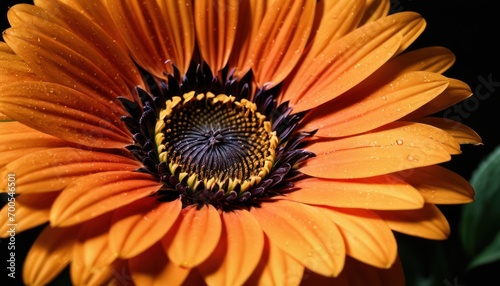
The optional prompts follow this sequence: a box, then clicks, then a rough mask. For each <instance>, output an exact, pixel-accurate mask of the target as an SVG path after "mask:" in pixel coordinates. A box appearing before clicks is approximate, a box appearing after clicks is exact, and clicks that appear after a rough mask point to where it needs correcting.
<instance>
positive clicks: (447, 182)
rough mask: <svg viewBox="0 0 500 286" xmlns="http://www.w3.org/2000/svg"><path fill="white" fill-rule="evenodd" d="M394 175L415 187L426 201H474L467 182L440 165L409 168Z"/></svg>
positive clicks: (471, 189)
mask: <svg viewBox="0 0 500 286" xmlns="http://www.w3.org/2000/svg"><path fill="white" fill-rule="evenodd" d="M394 176H397V177H399V178H401V179H402V180H404V181H406V182H408V183H409V184H411V185H412V186H413V187H415V188H416V189H417V190H418V191H419V192H420V194H421V195H422V196H423V198H424V200H425V202H426V203H431V204H464V203H470V202H472V201H474V189H473V188H472V186H471V185H470V184H469V182H467V180H465V179H464V178H462V177H461V176H460V175H458V174H456V173H454V172H452V171H450V170H448V169H446V168H443V167H441V166H428V167H423V168H416V169H411V170H407V171H403V172H400V173H396V174H394Z"/></svg>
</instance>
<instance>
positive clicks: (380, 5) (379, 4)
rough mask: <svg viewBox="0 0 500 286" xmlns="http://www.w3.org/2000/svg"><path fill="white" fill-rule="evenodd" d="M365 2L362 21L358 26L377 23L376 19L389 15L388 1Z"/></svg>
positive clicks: (389, 4) (370, 0) (368, 0)
mask: <svg viewBox="0 0 500 286" xmlns="http://www.w3.org/2000/svg"><path fill="white" fill-rule="evenodd" d="M365 2H366V4H365V10H364V14H363V19H362V20H361V22H360V23H359V26H363V25H365V24H367V23H370V22H374V21H377V20H378V19H380V18H382V17H385V16H387V15H388V14H389V10H390V8H391V3H390V1H389V0H366V1H365Z"/></svg>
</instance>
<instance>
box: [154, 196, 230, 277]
mask: <svg viewBox="0 0 500 286" xmlns="http://www.w3.org/2000/svg"><path fill="white" fill-rule="evenodd" d="M221 230H222V223H221V218H220V214H219V213H218V212H217V210H216V209H215V208H214V207H213V206H212V205H204V206H202V207H201V208H200V209H198V208H197V206H196V205H190V206H187V207H185V208H184V209H183V210H182V211H181V215H180V216H179V217H178V219H177V221H176V223H175V224H174V226H173V227H172V228H171V229H170V231H169V232H168V233H167V235H166V236H165V239H164V240H162V243H163V247H164V248H165V249H166V251H167V254H168V257H169V258H170V260H171V261H172V262H174V263H175V264H177V265H179V266H182V267H189V268H192V267H195V266H197V265H199V264H200V263H202V262H203V261H205V260H206V259H207V258H208V257H209V256H210V255H211V254H212V252H213V251H214V249H215V247H216V246H217V244H218V243H219V238H220V235H221Z"/></svg>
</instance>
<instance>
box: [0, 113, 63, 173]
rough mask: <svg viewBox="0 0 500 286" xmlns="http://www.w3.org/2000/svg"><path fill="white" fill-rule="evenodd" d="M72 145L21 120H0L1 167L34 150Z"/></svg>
mask: <svg viewBox="0 0 500 286" xmlns="http://www.w3.org/2000/svg"><path fill="white" fill-rule="evenodd" d="M71 145H73V144H72V143H69V142H67V141H64V140H61V139H58V138H56V137H53V136H51V135H47V134H44V133H42V132H40V131H37V130H34V129H31V128H29V127H27V126H25V125H23V124H21V123H19V122H0V167H4V166H5V165H7V164H8V163H10V162H12V161H14V160H16V159H19V158H21V157H23V156H25V155H26V154H29V153H32V152H36V151H40V150H46V149H49V148H56V147H64V146H71ZM23 167H26V166H23ZM17 171H18V170H16V172H17Z"/></svg>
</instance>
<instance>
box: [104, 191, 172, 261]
mask: <svg viewBox="0 0 500 286" xmlns="http://www.w3.org/2000/svg"><path fill="white" fill-rule="evenodd" d="M181 207H182V203H181V201H180V199H177V200H175V201H172V202H159V201H158V199H157V198H155V197H147V198H144V199H141V200H140V201H137V202H134V203H132V204H131V205H128V206H126V207H123V208H120V209H118V210H117V211H115V213H114V215H113V222H112V226H111V229H110V230H109V241H110V246H111V249H112V250H113V251H114V252H115V253H116V254H117V255H118V256H120V257H121V258H130V257H133V256H136V255H137V254H139V253H141V252H143V251H145V250H146V249H147V248H149V247H151V246H152V245H153V244H155V243H156V242H158V241H160V239H161V238H162V237H163V236H164V235H165V233H166V232H167V231H168V230H169V229H170V227H171V226H172V225H173V224H174V222H175V220H176V219H177V217H178V215H179V213H180V211H181Z"/></svg>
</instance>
